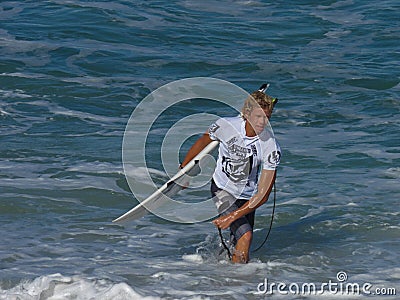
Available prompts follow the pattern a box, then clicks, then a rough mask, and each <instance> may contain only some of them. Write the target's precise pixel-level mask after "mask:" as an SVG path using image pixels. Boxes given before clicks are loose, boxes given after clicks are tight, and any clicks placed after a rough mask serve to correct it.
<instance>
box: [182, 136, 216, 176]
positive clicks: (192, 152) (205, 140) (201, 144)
mask: <svg viewBox="0 0 400 300" xmlns="http://www.w3.org/2000/svg"><path fill="white" fill-rule="evenodd" d="M212 141H213V140H212V139H211V138H210V136H209V134H208V132H206V133H204V134H203V135H202V136H201V137H200V138H199V139H198V140H197V141H196V142H195V143H194V144H193V146H192V147H191V148H190V149H189V151H188V152H187V154H186V156H185V159H184V160H183V162H182V163H181V165H180V168H183V167H184V166H186V164H187V163H188V162H189V161H191V160H192V159H193V158H194V157H195V156H196V155H197V154H199V153H200V152H201V150H203V149H204V148H205V147H206V146H207V145H208V144H209V143H211V142H212Z"/></svg>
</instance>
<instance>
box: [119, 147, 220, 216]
mask: <svg viewBox="0 0 400 300" xmlns="http://www.w3.org/2000/svg"><path fill="white" fill-rule="evenodd" d="M217 145H218V142H217V141H213V142H211V143H210V144H208V145H207V146H206V147H205V148H204V149H203V150H202V151H201V152H200V153H199V154H197V155H196V156H195V157H194V158H193V159H192V160H191V161H190V162H189V163H188V164H187V165H186V166H185V167H184V168H182V169H181V170H179V172H178V173H176V174H175V175H174V176H173V177H172V178H171V179H170V180H168V181H167V182H166V183H165V184H164V185H162V186H161V187H160V188H159V189H158V190H156V191H155V192H154V193H153V194H151V195H150V196H149V197H147V198H146V199H145V200H143V201H142V202H141V203H140V204H138V205H137V206H135V207H134V208H132V209H131V210H129V211H128V212H126V213H125V214H123V215H121V216H120V217H118V218H116V219H115V220H113V222H128V221H133V220H137V219H140V218H141V217H143V216H144V215H146V214H147V213H148V212H149V211H151V210H152V209H156V208H158V207H160V206H161V205H163V202H164V201H163V198H164V197H166V196H167V197H172V196H174V195H176V194H177V193H178V192H179V191H181V190H182V189H184V186H185V185H186V182H187V180H188V176H195V175H196V173H198V172H199V164H200V161H201V160H202V159H203V158H204V157H205V156H206V155H207V154H209V153H210V152H211V151H212V150H213V149H214V148H215V147H216V146H217Z"/></svg>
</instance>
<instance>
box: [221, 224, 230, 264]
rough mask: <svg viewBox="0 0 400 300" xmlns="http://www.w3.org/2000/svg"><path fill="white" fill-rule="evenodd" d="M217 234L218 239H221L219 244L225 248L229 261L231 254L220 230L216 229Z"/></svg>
mask: <svg viewBox="0 0 400 300" xmlns="http://www.w3.org/2000/svg"><path fill="white" fill-rule="evenodd" d="M218 233H219V238H220V239H221V244H222V246H223V247H224V248H225V250H226V252H227V253H228V257H229V259H230V260H231V259H232V254H231V251H229V248H228V246H227V245H226V244H225V241H224V237H223V236H222V232H221V228H218Z"/></svg>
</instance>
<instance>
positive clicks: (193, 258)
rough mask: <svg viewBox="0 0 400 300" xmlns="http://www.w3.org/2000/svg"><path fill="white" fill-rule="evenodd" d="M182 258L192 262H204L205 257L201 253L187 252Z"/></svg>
mask: <svg viewBox="0 0 400 300" xmlns="http://www.w3.org/2000/svg"><path fill="white" fill-rule="evenodd" d="M182 259H183V260H185V261H188V262H192V263H197V264H200V263H203V258H202V257H201V255H199V254H186V255H182Z"/></svg>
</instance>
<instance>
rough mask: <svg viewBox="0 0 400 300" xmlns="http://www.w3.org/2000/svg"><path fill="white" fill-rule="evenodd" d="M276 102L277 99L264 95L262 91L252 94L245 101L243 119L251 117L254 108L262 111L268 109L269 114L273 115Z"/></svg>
mask: <svg viewBox="0 0 400 300" xmlns="http://www.w3.org/2000/svg"><path fill="white" fill-rule="evenodd" d="M275 100H276V98H273V97H271V96H269V95H267V94H264V93H263V92H261V91H255V92H253V93H251V94H250V96H249V97H247V99H246V100H245V101H244V104H243V108H242V114H241V115H242V117H243V118H246V116H249V115H250V113H251V112H252V111H253V109H254V108H259V107H261V108H262V109H268V110H269V112H271V113H272V109H273V107H274V101H275Z"/></svg>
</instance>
